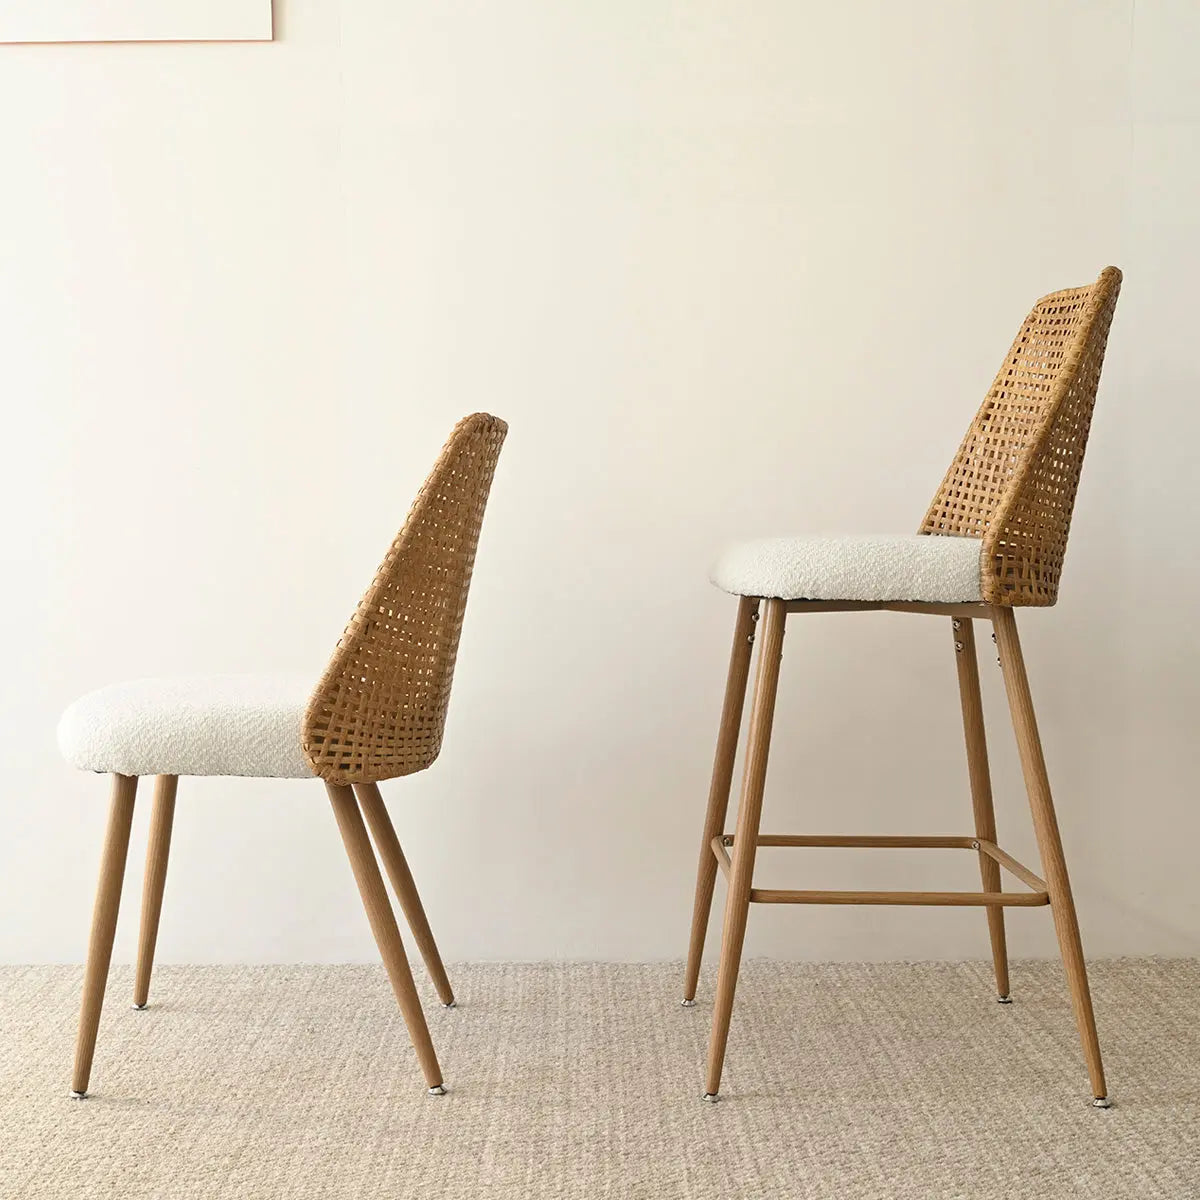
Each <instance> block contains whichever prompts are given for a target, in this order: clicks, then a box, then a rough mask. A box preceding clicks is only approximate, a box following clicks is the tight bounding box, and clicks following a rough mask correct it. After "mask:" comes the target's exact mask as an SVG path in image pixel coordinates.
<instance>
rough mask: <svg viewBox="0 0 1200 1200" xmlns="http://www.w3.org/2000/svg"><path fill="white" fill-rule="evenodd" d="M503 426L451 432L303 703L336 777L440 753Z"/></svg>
mask: <svg viewBox="0 0 1200 1200" xmlns="http://www.w3.org/2000/svg"><path fill="white" fill-rule="evenodd" d="M507 432H508V426H507V425H506V424H505V423H504V422H503V421H501V420H500V419H499V418H498V417H493V416H489V415H488V414H487V413H475V414H474V415H473V416H470V417H465V418H464V419H463V420H461V421H460V422H459V423H458V424H457V425H456V426H455V427H454V432H453V433H451V435H450V439H449V441H447V443H446V445H445V448H444V449H443V450H442V453H441V456H440V457H439V458H438V460H437V462H436V463H435V464H434V467H433V470H432V471H431V472H430V474H429V478H428V479H426V481H425V484H424V486H423V487H422V488H421V490H420V492H418V493H417V498H416V500H415V501H414V502H413V506H412V509H411V511H410V512H409V514H408V520H406V521H405V522H404V527H403V528H402V529H401V530H400V532H399V534H397V536H396V540H395V541H394V542H393V543H392V546H391V549H390V550H389V551H388V553H387V557H386V558H385V559H384V560H383V563H382V565H381V566H380V568H379V570H378V571H377V572H376V574H375V578H374V580H373V581H372V583H371V586H370V587H369V588H368V589H367V593H366V595H365V596H363V598H362V600H361V601H360V602H359V605H358V609H357V610H356V611H355V613H354V616H353V617H351V618H350V624H349V625H347V627H346V632H345V633H344V634H343V635H342V640H341V641H340V642H339V643H338V646H337V649H336V650H335V651H334V653H333V658H332V659H331V660H330V662H329V666H328V667H327V668H326V670H325V674H324V675H323V676H322V677H321V681H320V683H318V684H317V688H316V690H315V691H314V692H313V695H312V699H311V700H310V701H309V704H308V711H307V712H306V713H305V717H304V729H303V733H302V739H303V745H304V754H305V757H306V758H307V759H308V762H309V765H310V766H311V767H312V769H313V771H314V772H315V773H316V774H317V775H319V776H320V777H321V778H322V779H326V780H329V781H330V782H334V783H341V784H348V783H376V782H378V781H379V780H381V779H391V778H393V777H395V776H397V775H411V774H412V773H413V772H414V771H421V770H424V769H425V768H426V767H428V766H429V765H430V764H431V763H432V762H433V760H434V759H435V758H437V756H438V751H439V750H440V749H441V745H442V730H443V728H444V726H445V721H446V705H447V702H448V701H449V699H450V684H451V681H452V679H453V676H454V659H455V656H456V654H457V653H458V639H459V634H460V632H461V631H462V623H463V613H464V611H465V610H466V605H467V590H468V588H469V587H470V583H471V571H472V568H473V567H474V565H475V547H476V545H477V544H478V541H479V529H480V526H481V525H482V523H483V512H484V508H485V507H486V505H487V498H488V491H489V490H490V488H491V485H492V475H493V473H494V471H495V469H496V460H497V459H498V458H499V456H500V447H501V446H502V445H503V443H504V436H505V434H506V433H507Z"/></svg>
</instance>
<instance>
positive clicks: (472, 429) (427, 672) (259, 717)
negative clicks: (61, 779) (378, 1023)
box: [58, 413, 508, 1100]
mask: <svg viewBox="0 0 1200 1200" xmlns="http://www.w3.org/2000/svg"><path fill="white" fill-rule="evenodd" d="M507 428H508V427H507V426H506V425H505V423H504V422H503V421H501V420H499V419H498V418H496V417H492V416H488V415H487V414H486V413H476V414H475V415H474V416H470V417H466V418H465V419H463V420H462V421H460V422H459V423H458V425H456V426H455V428H454V431H453V432H452V433H451V435H450V439H449V441H448V442H447V443H446V445H445V448H444V449H443V451H442V454H441V457H440V458H439V459H438V460H437V462H436V464H435V465H434V468H433V470H432V472H431V473H430V475H429V478H428V479H427V480H426V481H425V485H424V487H422V489H421V491H420V492H419V493H418V495H417V498H416V500H415V501H414V503H413V506H412V509H411V511H410V512H409V514H408V520H407V521H405V523H404V528H403V529H401V530H400V533H399V534H398V535H397V537H396V540H395V541H394V542H393V543H392V546H391V548H390V549H389V550H388V553H387V557H386V558H385V559H384V560H383V564H382V565H381V566H380V568H379V570H378V572H377V573H376V575H375V579H374V581H373V582H372V583H371V586H370V587H369V588H368V589H367V592H366V594H365V595H364V596H363V598H362V600H361V601H360V602H359V605H358V609H357V610H356V611H355V613H354V616H353V617H351V619H350V624H349V625H348V626H347V627H346V631H345V633H344V634H343V635H342V639H341V641H340V642H339V643H338V645H337V649H336V650H335V651H334V653H333V657H332V659H331V660H330V662H329V665H328V667H327V668H326V670H325V674H324V675H322V676H321V678H320V680H319V681H318V682H317V684H316V687H315V689H314V687H313V682H312V679H311V677H305V676H299V677H297V676H287V675H284V676H277V675H266V676H264V675H225V676H210V677H205V678H193V679H178V680H172V679H141V680H137V681H135V682H132V683H124V684H117V685H115V686H113V687H107V688H102V689H101V690H100V691H97V692H92V693H90V694H89V695H87V696H84V697H83V698H82V699H80V700H77V701H76V702H75V703H74V704H73V705H71V707H70V708H68V709H67V711H66V712H65V713H64V714H63V718H62V721H61V723H60V725H59V731H58V736H59V745H60V748H61V749H62V752H63V755H64V757H65V758H66V759H67V760H68V761H69V762H71V763H72V764H73V765H74V766H76V767H79V768H81V769H83V770H88V771H102V772H104V773H106V774H110V775H111V776H112V780H113V794H112V805H111V809H110V812H109V818H108V833H107V835H106V837H105V841H104V850H103V854H102V858H101V866H100V884H99V888H98V890H97V893H96V905H95V910H94V913H93V917H92V934H91V940H90V942H89V944H88V957H87V967H86V969H85V972H84V981H83V1003H82V1006H81V1011H80V1015H79V1035H78V1039H77V1042H76V1048H75V1070H74V1075H73V1077H72V1082H71V1095H72V1096H73V1097H75V1098H76V1099H79V1100H82V1099H85V1098H86V1096H87V1088H88V1080H89V1078H90V1076H91V1069H92V1057H93V1054H94V1052H95V1048H96V1031H97V1028H98V1026H99V1023H100V1009H101V1006H102V1005H103V1003H104V989H105V983H106V981H107V978H108V967H109V962H110V960H111V958H112V947H113V936H114V934H115V932H116V927H117V909H118V906H119V905H120V901H121V884H122V880H123V879H124V875H125V858H126V854H127V851H128V849H129V831H130V825H131V822H132V821H133V804H134V797H135V795H136V792H137V785H138V778H139V777H140V776H142V775H155V776H157V777H158V778H157V783H156V787H155V797H154V810H153V814H152V816H151V824H150V840H149V846H148V850H147V855H146V875H145V882H144V885H143V898H142V921H141V931H140V937H139V941H138V962H137V975H136V980H135V983H134V994H133V1006H134V1008H137V1009H143V1008H145V1007H146V1004H147V1000H148V997H149V991H150V972H151V968H152V966H153V962H154V947H155V942H156V940H157V937H158V920H159V914H160V912H161V911H162V899H163V887H164V885H165V883H166V875H167V855H168V853H169V851H170V846H171V826H172V821H173V819H174V815H175V794H176V787H177V784H178V779H179V776H180V775H246V776H258V777H269V778H276V779H312V778H314V777H315V778H319V779H321V780H323V781H324V783H325V787H326V790H327V791H328V793H329V799H330V801H331V802H332V804H333V812H334V816H335V818H336V820H337V824H338V828H339V830H340V831H341V836H342V841H343V843H344V844H345V847H346V853H347V855H348V857H349V859H350V866H351V869H352V870H353V873H354V877H355V880H356V882H357V884H358V889H359V892H360V894H361V896H362V902H363V907H364V908H365V909H366V912H367V918H368V920H369V921H370V924H371V931H372V933H373V934H374V935H375V940H376V942H377V943H378V945H379V951H380V954H381V955H382V957H383V962H384V966H385V967H386V968H387V972H388V976H389V978H390V980H391V983H392V988H393V990H394V991H395V994H396V999H397V1001H398V1002H399V1006H400V1011H401V1013H402V1014H403V1016H404V1020H405V1024H406V1025H407V1027H408V1033H409V1037H410V1038H411V1039H412V1043H413V1046H414V1047H415V1049H416V1052H417V1059H418V1061H419V1063H420V1066H421V1070H422V1072H423V1073H424V1076H425V1083H426V1085H427V1087H428V1090H429V1094H430V1095H433V1096H439V1095H442V1094H443V1092H444V1091H445V1089H444V1088H443V1086H442V1072H441V1068H440V1067H439V1066H438V1060H437V1055H436V1053H435V1052H434V1049H433V1042H432V1040H431V1038H430V1036H429V1028H428V1026H427V1024H426V1022H425V1014H424V1012H423V1011H422V1009H421V1002H420V1000H419V999H418V997H417V993H416V989H415V987H414V985H413V977H412V971H411V970H410V969H409V965H408V959H407V957H406V955H405V953H404V945H403V943H402V942H401V940H400V932H399V930H398V928H397V926H396V918H395V916H394V915H393V913H392V906H391V903H390V901H389V900H388V895H387V890H386V888H385V887H384V883H383V878H382V876H381V875H380V873H379V865H378V863H377V862H376V860H375V854H374V852H373V851H372V849H371V837H370V836H368V834H367V827H368V826H369V827H370V831H371V835H372V836H373V837H374V839H375V845H376V847H377V849H378V851H379V855H380V857H381V858H382V859H383V863H384V867H385V868H386V870H387V873H388V877H389V878H390V879H391V881H392V887H393V888H394V889H395V892H396V895H397V897H398V898H399V900H400V904H401V907H402V908H403V909H404V913H405V916H406V917H407V918H408V923H409V925H410V926H411V928H412V932H413V938H414V940H415V941H416V943H417V946H418V947H419V948H420V950H421V953H422V955H423V956H424V959H425V963H426V966H427V967H428V968H429V973H430V975H431V976H432V978H433V982H434V986H435V987H436V989H437V993H438V996H439V997H440V999H441V1001H442V1003H443V1004H444V1005H445V1006H446V1007H447V1008H452V1007H453V1006H454V993H453V991H452V990H451V988H450V981H449V980H448V979H447V977H446V970H445V968H444V967H443V965H442V960H441V956H440V955H439V953H438V948H437V945H436V943H435V942H434V940H433V933H432V932H431V931H430V928H429V922H428V920H426V917H425V911H424V908H423V907H422V905H421V898H420V896H419V895H418V894H417V889H416V885H415V883H414V882H413V877H412V874H411V872H410V871H409V869H408V863H407V862H406V861H405V858H404V853H403V851H402V850H401V849H400V842H399V841H398V840H397V838H396V832H395V830H394V829H393V827H392V822H391V820H390V818H389V817H388V812H387V809H386V808H385V807H384V803H383V799H382V797H381V796H380V794H379V786H378V785H379V783H380V782H381V781H382V780H385V779H393V778H395V777H397V776H400V775H411V774H413V773H414V772H416V771H423V770H424V769H425V768H426V767H428V766H429V765H430V764H431V763H432V762H433V761H434V759H435V758H437V756H438V751H439V750H440V749H441V744H442V729H443V726H444V724H445V719H446V706H447V703H448V701H449V699H450V684H451V680H452V677H453V674H454V660H455V655H456V653H457V650H458V640H459V634H460V632H461V630H462V623H463V613H464V611H465V609H466V603H467V590H468V588H469V586H470V582H471V572H472V569H473V567H474V562H475V547H476V544H477V542H478V539H479V530H480V526H481V524H482V522H483V512H484V507H485V505H486V504H487V497H488V491H489V489H490V488H491V483H492V474H493V472H494V471H495V468H496V460H497V458H498V457H499V455H500V447H501V445H502V444H503V442H504V437H505V433H506V431H507ZM364 816H365V817H366V825H364V824H363V817H364Z"/></svg>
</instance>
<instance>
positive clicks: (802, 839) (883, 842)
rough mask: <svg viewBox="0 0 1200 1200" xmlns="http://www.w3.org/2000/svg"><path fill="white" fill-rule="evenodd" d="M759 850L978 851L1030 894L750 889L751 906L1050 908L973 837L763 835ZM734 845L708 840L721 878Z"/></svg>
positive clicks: (1039, 883)
mask: <svg viewBox="0 0 1200 1200" xmlns="http://www.w3.org/2000/svg"><path fill="white" fill-rule="evenodd" d="M757 842H758V845H759V846H834V847H852V848H857V849H889V850H895V849H918V850H931V849H932V850H978V851H979V852H980V853H981V854H986V855H987V856H988V857H989V858H992V859H994V860H995V861H996V862H998V863H999V864H1000V865H1001V866H1002V867H1004V868H1005V870H1007V871H1010V872H1011V873H1012V874H1013V875H1015V876H1016V877H1017V878H1018V879H1019V880H1020V881H1021V882H1022V883H1024V884H1025V885H1026V886H1028V887H1030V888H1031V889H1033V890H1032V891H1029V892H826V891H809V892H799V891H790V890H788V889H784V888H751V889H750V903H751V904H918V905H935V906H937V905H949V906H952V907H981V908H982V907H988V906H992V905H1001V906H1003V907H1006V908H1014V907H1015V908H1034V907H1037V906H1038V905H1042V904H1049V903H1050V896H1049V894H1048V891H1047V888H1046V883H1045V881H1044V880H1042V879H1040V878H1039V877H1038V876H1037V875H1035V874H1034V873H1033V872H1032V871H1031V870H1030V869H1029V868H1028V867H1025V866H1022V865H1021V864H1020V863H1019V862H1017V860H1016V859H1015V858H1013V857H1012V855H1010V854H1006V853H1005V852H1004V851H1003V850H1001V849H1000V847H999V846H997V845H996V844H995V843H994V842H989V841H985V840H983V839H981V838H973V837H856V836H840V835H838V836H825V835H795V834H778V833H764V834H760V835H759V836H758V839H757ZM733 843H734V835H733V834H731V833H726V834H720V835H718V836H717V837H715V838H713V840H712V843H711V844H712V852H713V854H714V855H715V856H716V859H717V863H718V865H719V866H720V868H721V870H722V871H723V872H724V873H725V876H726V878H728V876H729V872H730V870H731V869H732V865H733V864H732V862H731V861H730V858H729V850H728V847H730V846H732V845H733Z"/></svg>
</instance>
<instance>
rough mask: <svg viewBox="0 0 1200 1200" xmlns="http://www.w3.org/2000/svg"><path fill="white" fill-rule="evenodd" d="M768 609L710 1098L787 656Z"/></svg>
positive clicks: (783, 609)
mask: <svg viewBox="0 0 1200 1200" xmlns="http://www.w3.org/2000/svg"><path fill="white" fill-rule="evenodd" d="M765 608H766V613H765V616H764V620H763V632H762V645H761V646H760V647H759V651H758V673H757V676H756V678H755V681H754V706H753V708H752V710H751V713H750V732H749V734H748V735H747V740H746V770H745V774H744V776H743V777H742V796H741V801H740V802H739V805H738V820H737V828H736V830H735V831H734V838H733V856H732V858H733V861H732V868H731V870H730V872H729V894H728V896H727V898H726V901H725V928H724V931H723V933H722V935H721V965H720V968H719V970H718V972H717V990H716V995H715V997H714V1000H713V1025H712V1038H711V1040H710V1042H709V1046H708V1077H707V1080H706V1083H705V1089H704V1094H705V1097H706V1098H707V1099H710V1100H714V1099H716V1096H717V1093H718V1092H719V1090H720V1087H721V1070H722V1068H723V1067H724V1065H725V1044H726V1042H727V1041H728V1039H729V1019H730V1017H731V1016H732V1015H733V994H734V992H735V990H736V989H737V977H738V970H739V969H740V967H741V963H742V945H743V943H744V942H745V939H746V918H747V916H748V914H749V911H750V889H751V887H752V885H753V882H754V859H755V855H756V852H757V850H758V830H759V822H760V821H761V818H762V799H763V788H764V787H765V785H766V781H767V756H768V754H769V752H770V749H771V726H772V723H773V722H774V720H775V694H776V691H777V690H778V687H779V660H780V658H781V657H782V656H783V629H784V623H785V622H786V621H787V605H786V604H785V603H784V601H782V600H768V601H767V602H766V605H765ZM710 853H711V851H710Z"/></svg>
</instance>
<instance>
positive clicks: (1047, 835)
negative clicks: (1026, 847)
mask: <svg viewBox="0 0 1200 1200" xmlns="http://www.w3.org/2000/svg"><path fill="white" fill-rule="evenodd" d="M992 624H993V626H994V627H995V630H996V644H997V646H998V647H999V650H1000V666H1001V668H1002V669H1003V671H1004V687H1005V690H1006V691H1007V693H1008V706H1009V709H1010V710H1011V712H1012V721H1013V729H1014V730H1015V731H1016V735H1017V748H1018V750H1019V751H1020V755H1021V770H1022V772H1023V773H1024V776H1025V789H1026V791H1027V792H1028V793H1029V806H1030V808H1031V809H1032V811H1033V828H1034V832H1035V833H1036V834H1037V841H1038V850H1039V851H1040V853H1041V858H1042V873H1043V875H1044V876H1045V879H1046V886H1047V889H1048V891H1049V893H1050V907H1051V909H1052V911H1053V913H1054V928H1055V932H1056V933H1057V934H1058V944H1059V948H1060V950H1061V951H1062V957H1063V967H1064V968H1065V969H1066V974H1067V983H1068V984H1069V986H1070V989H1071V1003H1072V1006H1073V1007H1074V1009H1075V1020H1076V1022H1077V1023H1078V1025H1079V1038H1080V1041H1081V1042H1082V1043H1083V1054H1084V1057H1085V1058H1086V1059H1087V1066H1088V1074H1089V1075H1090V1077H1091V1082H1092V1093H1093V1095H1094V1096H1095V1097H1096V1100H1097V1101H1104V1100H1106V1098H1107V1095H1108V1090H1107V1085H1106V1084H1105V1081H1104V1066H1103V1064H1102V1062H1101V1060H1100V1040H1099V1038H1098V1037H1097V1035H1096V1017H1095V1014H1094V1013H1093V1011H1092V996H1091V992H1090V990H1089V989H1088V978H1087V966H1086V964H1085V963H1084V960H1083V943H1082V941H1081V940H1080V937H1079V920H1078V918H1077V917H1076V915H1075V901H1074V900H1073V899H1072V896H1071V881H1070V879H1069V878H1068V877H1067V860H1066V858H1065V857H1064V856H1063V848H1062V838H1061V837H1060V835H1059V831H1058V819H1057V818H1056V817H1055V815H1054V801H1053V799H1052V798H1051V795H1050V781H1049V778H1048V776H1047V774H1046V760H1045V758H1044V756H1043V754H1042V743H1041V739H1040V737H1039V736H1038V728H1037V720H1036V718H1035V717H1034V713H1033V699H1032V697H1031V696H1030V694H1029V679H1028V677H1027V676H1026V674H1025V660H1024V658H1023V657H1022V654H1021V641H1020V638H1019V637H1018V636H1017V622H1016V618H1015V616H1014V615H1013V611H1012V609H1011V608H1001V607H995V608H993V609H992ZM1102 1107H1103V1105H1102Z"/></svg>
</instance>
